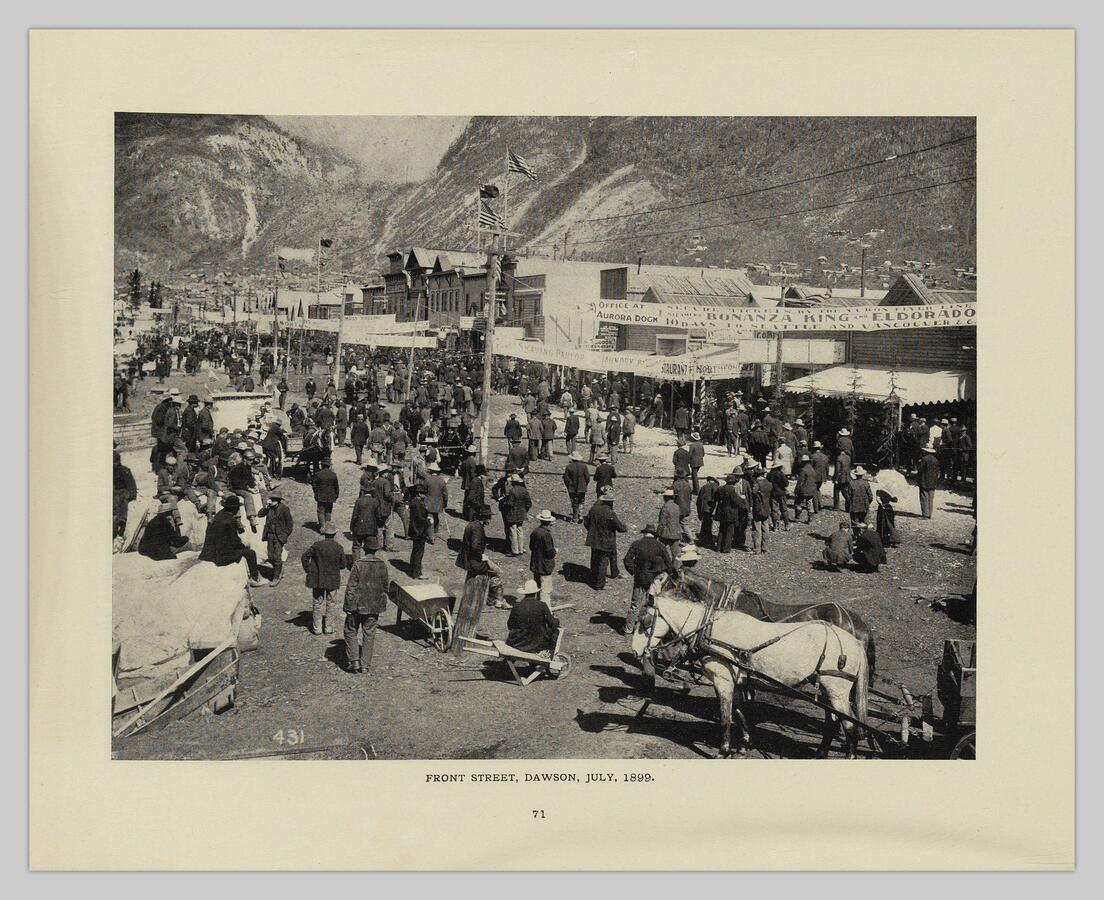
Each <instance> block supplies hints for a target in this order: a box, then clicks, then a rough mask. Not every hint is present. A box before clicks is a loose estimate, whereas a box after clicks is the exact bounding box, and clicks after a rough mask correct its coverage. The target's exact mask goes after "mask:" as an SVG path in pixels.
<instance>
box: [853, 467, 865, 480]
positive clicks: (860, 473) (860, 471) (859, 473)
mask: <svg viewBox="0 0 1104 900" xmlns="http://www.w3.org/2000/svg"><path fill="white" fill-rule="evenodd" d="M865 474H866V469H864V468H863V467H862V466H855V468H853V469H852V470H851V475H852V476H853V477H855V478H861V477H862V476H863V475H865Z"/></svg>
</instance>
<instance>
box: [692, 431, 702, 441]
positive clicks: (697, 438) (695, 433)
mask: <svg viewBox="0 0 1104 900" xmlns="http://www.w3.org/2000/svg"><path fill="white" fill-rule="evenodd" d="M690 439H691V440H694V441H700V440H701V432H698V431H691V432H690Z"/></svg>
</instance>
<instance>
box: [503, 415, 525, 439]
mask: <svg viewBox="0 0 1104 900" xmlns="http://www.w3.org/2000/svg"><path fill="white" fill-rule="evenodd" d="M502 432H503V434H504V435H505V436H506V440H508V441H520V440H521V436H522V430H521V422H519V421H518V417H517V413H510V418H508V419H507V420H506V426H505V428H503V429H502Z"/></svg>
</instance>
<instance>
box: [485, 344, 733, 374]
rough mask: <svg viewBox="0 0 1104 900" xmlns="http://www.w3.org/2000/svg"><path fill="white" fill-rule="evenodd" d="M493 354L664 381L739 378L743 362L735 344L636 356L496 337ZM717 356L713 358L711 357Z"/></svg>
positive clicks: (588, 370)
mask: <svg viewBox="0 0 1104 900" xmlns="http://www.w3.org/2000/svg"><path fill="white" fill-rule="evenodd" d="M494 354H495V356H508V357H512V358H514V359H524V360H528V361H530V362H539V363H545V364H547V365H553V366H568V367H570V368H574V369H582V370H583V371H585V372H633V373H635V374H637V375H642V376H645V377H647V378H661V379H664V380H666V381H693V380H694V379H699V380H706V381H709V380H717V379H722V378H739V377H740V370H741V368H742V363H741V362H740V359H739V350H738V348H735V347H726V348H721V349H718V348H717V347H710V348H709V349H708V350H707V351H698V352H696V353H683V354H680V355H678V356H643V355H641V356H636V355H633V354H631V353H608V352H605V351H601V350H580V349H579V348H577V347H549V346H547V345H545V344H543V343H541V342H540V341H520V340H515V339H510V338H499V337H498V336H497V335H496V336H495V341H494ZM711 356H716V358H711Z"/></svg>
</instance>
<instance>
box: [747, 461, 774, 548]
mask: <svg viewBox="0 0 1104 900" xmlns="http://www.w3.org/2000/svg"><path fill="white" fill-rule="evenodd" d="M773 488H774V486H773V485H772V484H771V481H770V479H769V478H768V477H767V474H766V472H760V474H759V477H758V478H757V479H756V480H755V487H754V488H753V489H752V494H751V550H752V552H753V553H754V552H755V551H758V552H760V553H766V552H767V529H768V527H769V523H770V516H771V491H772V490H773Z"/></svg>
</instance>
